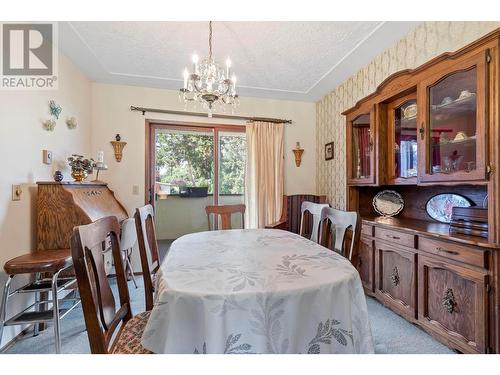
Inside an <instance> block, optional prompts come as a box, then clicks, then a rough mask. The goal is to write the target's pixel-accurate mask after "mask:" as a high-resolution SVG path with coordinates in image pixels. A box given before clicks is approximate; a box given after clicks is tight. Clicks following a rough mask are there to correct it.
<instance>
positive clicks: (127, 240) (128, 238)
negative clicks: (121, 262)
mask: <svg viewBox="0 0 500 375" xmlns="http://www.w3.org/2000/svg"><path fill="white" fill-rule="evenodd" d="M136 242H137V231H136V229H135V219H134V218H133V217H129V218H128V219H125V220H123V221H122V235H121V237H120V249H121V250H122V251H123V250H128V249H130V248H132V247H134V245H135V243H136Z"/></svg>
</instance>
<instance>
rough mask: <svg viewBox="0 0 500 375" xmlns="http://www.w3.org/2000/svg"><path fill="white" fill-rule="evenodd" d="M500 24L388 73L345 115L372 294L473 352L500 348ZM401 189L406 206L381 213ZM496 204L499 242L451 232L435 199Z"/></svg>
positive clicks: (491, 222) (363, 261)
mask: <svg viewBox="0 0 500 375" xmlns="http://www.w3.org/2000/svg"><path fill="white" fill-rule="evenodd" d="M499 45H500V29H498V30H495V31H494V32H492V33H490V34H488V35H486V36H484V37H483V38H481V39H479V40H477V41H475V42H474V43H472V44H470V45H467V46H466V47H464V48H462V49H460V50H459V51H457V52H454V53H445V54H442V55H440V56H438V57H436V58H434V59H433V60H431V61H429V62H427V63H425V64H424V65H422V66H420V67H418V68H416V69H413V70H404V71H401V72H398V73H395V74H393V75H392V76H390V77H389V78H387V79H386V80H385V81H384V82H382V84H381V85H380V86H379V87H378V88H377V90H376V92H374V93H373V94H371V95H369V96H368V97H366V98H364V99H362V100H360V101H359V102H358V103H357V104H356V105H355V106H354V107H353V108H351V109H349V110H347V111H345V112H344V113H343V114H344V115H345V116H346V126H347V128H346V138H347V148H346V149H347V155H346V159H347V166H346V170H347V206H348V207H347V208H348V209H349V210H356V211H358V212H359V213H360V215H361V216H362V219H363V221H362V238H361V243H360V249H359V251H360V257H359V263H358V264H356V267H357V268H358V270H359V273H360V276H361V279H362V282H363V286H364V289H365V292H366V293H367V294H368V295H371V296H374V297H375V298H376V299H378V300H379V301H380V302H381V303H383V304H384V305H386V306H387V307H389V308H390V309H392V310H393V311H395V312H396V313H398V314H400V315H401V316H403V317H404V318H406V319H407V320H409V321H411V322H413V323H415V324H418V325H419V326H420V327H422V328H423V329H424V330H426V331H427V332H428V333H430V334H431V335H433V336H434V337H436V338H437V339H438V340H440V341H441V342H443V343H444V344H446V345H448V346H449V347H451V348H453V349H455V350H458V351H460V352H464V353H500V195H499V190H500V173H499V170H498V169H499V168H500V120H499V109H500V108H499V103H500V75H499V69H500V68H499V67H500V65H499V64H500V52H499ZM385 189H389V190H395V191H397V192H398V193H399V194H401V196H402V197H403V199H404V201H405V208H404V209H403V211H402V212H401V213H399V214H398V215H397V216H394V217H391V218H387V217H382V216H379V215H378V214H377V213H376V212H375V210H374V209H373V205H372V200H373V198H374V196H375V195H376V194H377V193H378V192H380V191H381V190H385ZM439 193H456V194H460V195H463V196H465V197H467V198H468V199H469V201H471V202H472V204H473V205H474V206H478V207H483V204H485V203H487V207H488V212H487V214H488V238H482V237H476V236H470V235H464V234H451V233H450V230H449V229H450V228H449V227H450V226H449V224H444V223H439V222H437V221H435V220H433V219H432V218H431V217H430V216H429V215H428V214H427V212H426V203H427V201H428V200H429V199H430V198H431V197H433V196H434V195H436V194H439Z"/></svg>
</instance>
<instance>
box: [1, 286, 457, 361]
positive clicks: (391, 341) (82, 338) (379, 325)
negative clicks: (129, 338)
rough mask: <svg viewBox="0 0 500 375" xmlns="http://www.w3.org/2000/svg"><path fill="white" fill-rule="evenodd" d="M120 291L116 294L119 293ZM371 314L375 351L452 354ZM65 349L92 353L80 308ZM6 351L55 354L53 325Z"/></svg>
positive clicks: (373, 307) (384, 312)
mask: <svg viewBox="0 0 500 375" xmlns="http://www.w3.org/2000/svg"><path fill="white" fill-rule="evenodd" d="M137 281H138V284H139V288H138V289H135V288H134V285H133V284H132V282H130V283H129V290H130V297H131V303H132V311H133V313H134V314H137V313H139V312H141V311H144V294H143V291H142V285H143V284H142V278H140V277H138V278H137ZM116 294H117V293H116ZM367 305H368V314H369V316H370V322H371V327H372V333H373V337H374V341H375V352H376V353H382V354H385V353H390V354H403V353H404V354H434V353H435V354H438V353H439V354H441V353H443V354H444V353H453V351H451V350H450V349H448V348H447V347H445V346H444V345H442V344H440V343H439V342H437V341H436V340H434V339H433V338H432V337H431V336H429V335H428V334H426V333H425V332H424V331H422V330H421V329H420V328H418V327H417V326H415V325H413V324H411V323H408V322H407V321H406V320H404V319H403V318H401V317H399V316H398V315H396V314H394V313H393V312H392V311H390V310H389V309H387V308H385V307H384V306H382V305H381V304H380V303H378V302H377V301H376V300H374V299H372V298H369V297H368V298H367ZM61 332H62V335H61V338H62V351H63V353H67V354H77V353H89V352H90V348H89V344H88V340H87V333H86V331H85V323H84V320H83V313H82V309H81V308H77V309H75V310H74V311H73V312H72V313H71V314H70V315H68V316H67V317H66V318H65V319H64V320H62V322H61ZM5 353H10V354H23V353H24V354H45V353H54V339H53V331H52V326H49V329H47V330H45V331H43V332H42V333H40V334H39V335H38V336H36V337H33V336H32V335H31V334H27V335H26V336H23V337H22V338H20V339H19V340H18V341H17V342H16V343H14V345H12V346H10V347H9V348H8V349H7V350H6V351H5Z"/></svg>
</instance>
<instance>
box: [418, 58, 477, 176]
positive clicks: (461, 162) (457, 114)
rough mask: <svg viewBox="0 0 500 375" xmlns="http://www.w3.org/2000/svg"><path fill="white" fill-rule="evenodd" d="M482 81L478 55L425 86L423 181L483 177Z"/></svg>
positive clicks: (422, 133) (422, 130) (422, 134)
mask: <svg viewBox="0 0 500 375" xmlns="http://www.w3.org/2000/svg"><path fill="white" fill-rule="evenodd" d="M485 80H486V75H485V56H484V55H483V54H481V55H480V56H478V57H475V58H473V59H469V60H467V61H465V62H463V63H462V64H461V66H460V67H455V70H454V71H452V72H449V73H448V74H445V75H444V76H442V77H441V78H439V79H438V80H437V81H435V82H433V83H432V84H429V85H426V87H425V91H426V93H427V95H426V96H427V97H426V107H427V108H426V109H427V111H426V115H427V116H426V119H425V122H426V127H427V129H426V130H424V129H423V127H422V129H420V132H421V136H422V138H426V140H425V141H426V144H427V147H428V152H427V160H426V166H425V167H426V168H425V170H426V173H425V175H424V176H423V178H422V179H423V180H424V181H445V180H453V181H457V180H458V181H461V180H463V181H467V180H476V179H484V178H485V170H486V168H485V167H486V166H485V155H486V150H485V147H486V144H485V128H486V124H485V122H486V121H485V115H486V108H485V94H486V93H485V87H486V85H485Z"/></svg>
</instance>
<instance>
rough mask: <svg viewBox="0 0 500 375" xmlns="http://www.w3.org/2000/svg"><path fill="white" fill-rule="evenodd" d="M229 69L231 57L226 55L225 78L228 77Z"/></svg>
mask: <svg viewBox="0 0 500 375" xmlns="http://www.w3.org/2000/svg"><path fill="white" fill-rule="evenodd" d="M230 70H231V59H230V58H229V57H228V58H227V60H226V78H228V79H229V72H230Z"/></svg>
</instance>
